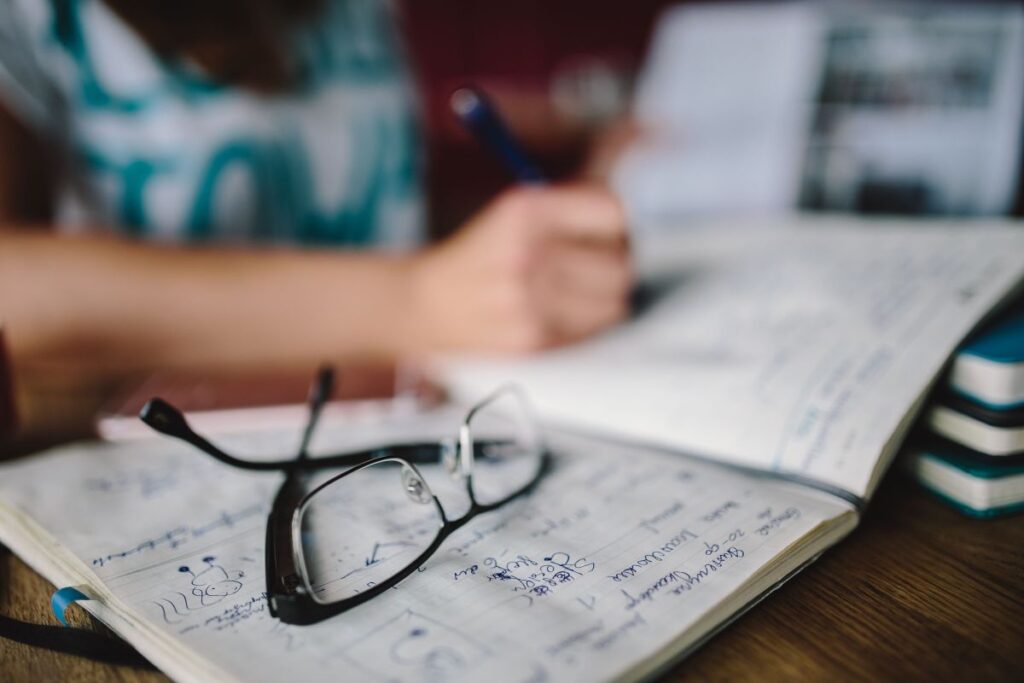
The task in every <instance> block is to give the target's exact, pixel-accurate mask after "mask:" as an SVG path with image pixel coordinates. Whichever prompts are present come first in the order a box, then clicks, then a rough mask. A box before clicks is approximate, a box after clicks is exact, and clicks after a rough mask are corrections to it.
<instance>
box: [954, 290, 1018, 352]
mask: <svg viewBox="0 0 1024 683" xmlns="http://www.w3.org/2000/svg"><path fill="white" fill-rule="evenodd" d="M958 354H959V355H966V356H975V357H977V358H983V359H985V360H988V361H992V362H993V363H1021V362H1024V300H1018V301H1017V302H1015V303H1014V304H1013V306H1012V307H1011V308H1009V309H1008V310H1007V311H1005V312H1004V313H1003V314H1002V315H1000V316H998V317H997V318H996V319H995V320H994V321H993V322H992V324H991V325H990V326H986V327H985V328H984V329H983V330H981V331H980V332H978V333H977V334H976V335H974V336H973V337H971V338H970V339H968V340H967V342H966V343H964V345H963V346H961V347H960V351H959V352H958Z"/></svg>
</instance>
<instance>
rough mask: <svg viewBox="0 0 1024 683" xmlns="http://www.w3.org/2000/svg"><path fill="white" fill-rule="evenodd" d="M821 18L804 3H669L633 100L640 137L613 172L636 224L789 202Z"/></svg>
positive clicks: (775, 207) (789, 205)
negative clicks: (643, 133)
mask: <svg viewBox="0 0 1024 683" xmlns="http://www.w3.org/2000/svg"><path fill="white" fill-rule="evenodd" d="M824 19H825V17H824V16H823V15H822V13H821V12H819V11H818V10H817V8H815V7H814V6H813V5H810V4H803V3H786V4H781V5H780V4H774V5H763V4H737V3H728V4H724V5H708V4H691V5H685V6H677V7H673V8H670V9H668V10H667V11H666V12H664V14H663V15H662V16H661V18H660V19H659V21H658V25H657V28H656V31H655V34H654V39H653V41H652V46H651V51H650V54H649V55H648V58H647V62H646V64H645V67H644V70H643V72H642V73H641V75H640V79H639V82H638V84H637V93H636V101H635V102H634V116H635V118H636V121H637V123H638V124H639V125H640V126H641V127H642V128H643V129H644V131H645V136H644V137H643V138H641V140H640V141H639V143H638V144H635V145H633V146H632V147H631V148H630V149H629V150H628V151H627V153H626V154H625V155H623V157H622V159H621V160H620V162H619V163H618V164H617V165H616V168H615V171H614V174H613V183H614V185H615V188H616V190H617V191H618V193H619V194H620V195H621V196H622V197H623V199H624V201H625V203H626V207H627V211H628V213H629V216H630V219H631V220H632V222H633V223H634V224H640V225H642V226H643V227H645V228H647V227H650V228H657V227H661V226H663V225H664V224H665V222H666V221H678V220H679V218H680V217H681V216H693V215H707V214H714V215H721V214H728V215H736V214H751V213H765V212H780V211H790V210H792V209H793V207H795V206H796V204H797V200H798V198H799V194H800V180H801V177H800V176H801V166H802V161H803V153H804V139H805V137H806V133H807V130H808V129H809V127H810V118H811V113H812V109H811V103H812V100H813V94H814V89H815V87H816V86H817V79H818V75H819V73H820V71H821V54H820V53H821V51H822V44H821V42H822V41H821V34H822V25H823V23H824Z"/></svg>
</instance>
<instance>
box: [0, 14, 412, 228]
mask: <svg viewBox="0 0 1024 683" xmlns="http://www.w3.org/2000/svg"><path fill="white" fill-rule="evenodd" d="M10 1H11V2H14V3H19V4H20V5H21V6H22V8H23V9H24V12H25V17H26V20H25V21H26V23H27V24H28V25H29V26H31V27H33V28H34V29H35V30H36V31H38V40H37V41H36V40H34V41H33V42H34V43H35V42H38V45H35V46H34V47H35V48H36V50H37V52H38V59H37V60H36V61H37V62H38V64H39V65H41V67H42V68H43V69H45V71H46V73H45V79H46V82H47V84H52V85H53V86H54V87H55V88H56V89H57V90H59V92H60V94H61V98H62V100H63V107H62V112H61V116H62V122H63V124H64V126H65V130H66V143H65V144H66V146H67V153H68V158H69V164H68V168H69V174H68V175H69V178H68V179H67V183H66V187H64V188H62V193H61V194H62V197H61V204H62V205H61V210H62V211H61V214H62V216H65V217H67V220H68V221H70V222H78V223H92V224H101V225H113V226H116V227H118V228H119V229H121V230H123V231H125V232H127V233H129V234H133V235H136V236H140V237H152V238H155V239H165V240H181V241H211V240H234V241H239V240H244V241H273V242H301V243H308V244H330V245H352V246H361V245H370V244H384V245H395V246H406V245H410V244H413V243H415V242H416V241H417V240H418V238H419V236H420V234H421V232H422V226H421V223H422V213H423V212H422V206H421V204H422V197H421V194H422V193H421V179H420V159H419V150H420V145H419V134H418V126H417V120H416V116H415V108H414V99H413V95H412V87H411V84H410V80H409V77H408V75H407V73H406V71H405V68H404V64H403V62H402V59H401V50H400V46H399V44H398V40H397V36H396V34H395V30H394V26H393V23H392V17H391V10H390V8H389V6H388V5H387V3H386V2H385V1H384V0H333V1H331V2H328V3H326V5H327V6H326V7H325V10H324V13H323V15H322V16H321V17H319V18H317V20H316V21H314V22H311V25H310V26H308V27H307V28H304V29H303V30H302V31H300V32H298V33H296V35H294V36H293V37H292V44H293V45H294V54H295V55H296V57H297V59H298V63H299V64H300V66H301V74H302V76H301V78H300V79H299V83H298V84H297V87H296V88H295V89H294V90H292V91H289V92H288V93H286V94H282V95H274V96H266V95H260V94H256V93H250V92H246V91H243V90H240V89H237V88H231V87H225V86H221V85H219V84H216V83H213V82H211V81H209V80H208V79H206V78H204V76H203V75H202V74H201V73H199V72H198V71H197V70H196V69H194V68H193V67H191V66H190V65H189V64H187V63H184V62H173V63H171V62H167V61H164V60H161V59H159V58H158V57H157V56H156V55H154V54H153V53H152V52H151V51H150V50H149V49H148V47H147V46H146V45H145V44H144V43H143V42H142V41H141V39H140V38H139V37H138V36H137V35H136V34H135V33H134V32H133V31H132V30H131V28H130V27H128V26H127V25H125V24H124V23H123V22H122V21H121V20H120V19H119V17H117V15H116V14H114V13H113V12H112V11H111V10H110V9H109V8H108V7H107V6H106V5H105V4H104V3H103V2H102V0H10ZM40 3H42V4H43V5H46V9H47V11H46V12H44V11H42V9H41V8H40V6H39V5H40ZM7 59H8V56H7V54H6V50H5V46H4V40H3V36H2V35H0V65H2V64H4V63H5V61H6V60H7ZM11 59H12V60H13V59H14V58H13V57H12V58H11ZM8 72H12V70H11V69H8ZM14 75H15V76H17V74H16V73H15V74H14ZM27 80H28V79H27ZM39 80H40V79H36V81H39ZM33 83H35V82H33ZM33 83H29V84H28V85H29V87H23V88H21V91H22V92H24V91H29V92H31V90H32V85H33ZM3 84H4V82H3V80H2V79H0V96H5V95H7V94H8V93H6V92H4V88H3V87H2V86H3ZM36 87H37V88H38V86H36Z"/></svg>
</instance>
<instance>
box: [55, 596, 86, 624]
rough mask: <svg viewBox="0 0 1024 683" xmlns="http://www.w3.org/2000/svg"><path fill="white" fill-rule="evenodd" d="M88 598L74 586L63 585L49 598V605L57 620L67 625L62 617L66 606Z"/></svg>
mask: <svg viewBox="0 0 1024 683" xmlns="http://www.w3.org/2000/svg"><path fill="white" fill-rule="evenodd" d="M89 599H90V598H89V596H88V595H86V594H85V593H83V592H82V591H80V590H78V589H77V588H75V587H74V586H65V587H64V588H61V589H60V590H59V591H57V592H56V593H54V594H53V597H52V598H50V607H52V608H53V615H54V616H55V617H57V621H59V622H60V623H62V624H63V625H65V626H67V625H68V621H67V619H66V618H64V612H66V611H67V609H68V607H70V606H71V603H74V602H78V601H79V600H89Z"/></svg>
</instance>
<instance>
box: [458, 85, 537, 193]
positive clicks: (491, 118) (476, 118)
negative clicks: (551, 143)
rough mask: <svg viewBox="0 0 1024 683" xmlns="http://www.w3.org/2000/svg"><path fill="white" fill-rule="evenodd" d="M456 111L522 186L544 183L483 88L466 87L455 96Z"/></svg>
mask: <svg viewBox="0 0 1024 683" xmlns="http://www.w3.org/2000/svg"><path fill="white" fill-rule="evenodd" d="M450 103H451V107H452V111H453V112H455V115H456V116H457V117H458V118H459V121H461V122H462V125H463V126H464V127H465V128H466V130H468V131H469V132H470V134H472V135H473V137H475V138H476V139H477V140H478V141H479V142H480V143H481V144H482V145H483V146H484V147H488V148H490V150H491V151H492V152H494V153H495V154H496V155H497V156H498V158H499V159H501V160H502V161H503V162H504V163H505V166H506V167H508V169H509V170H510V171H512V174H513V175H515V177H516V178H517V179H518V180H519V182H522V183H531V184H536V183H543V182H545V178H544V176H543V174H541V172H540V170H538V167H537V165H536V164H534V163H533V162H532V161H531V160H530V157H529V155H527V153H526V152H525V151H524V150H523V147H522V145H520V144H519V142H518V141H517V140H516V139H515V137H514V136H513V135H512V132H511V131H510V130H509V129H508V126H506V125H505V122H504V121H502V120H501V116H499V115H498V111H497V110H496V109H495V108H494V105H493V104H492V103H491V101H490V100H489V99H488V98H487V96H486V95H484V93H483V92H482V91H481V90H480V89H479V88H474V87H465V88H460V89H458V90H456V91H455V92H454V93H452V96H451V101H450Z"/></svg>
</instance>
